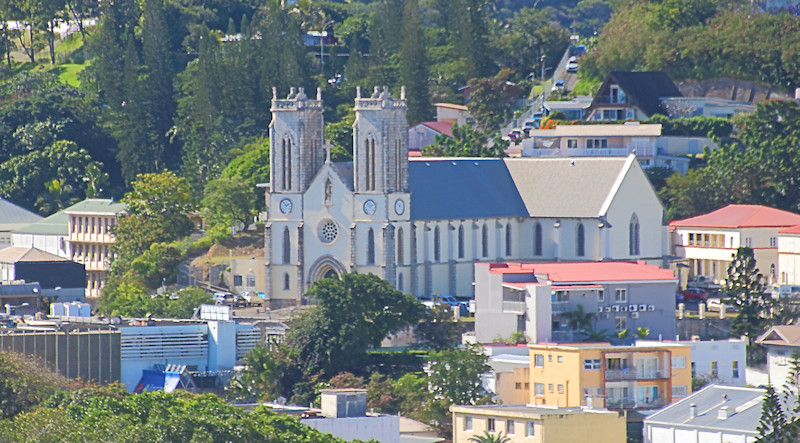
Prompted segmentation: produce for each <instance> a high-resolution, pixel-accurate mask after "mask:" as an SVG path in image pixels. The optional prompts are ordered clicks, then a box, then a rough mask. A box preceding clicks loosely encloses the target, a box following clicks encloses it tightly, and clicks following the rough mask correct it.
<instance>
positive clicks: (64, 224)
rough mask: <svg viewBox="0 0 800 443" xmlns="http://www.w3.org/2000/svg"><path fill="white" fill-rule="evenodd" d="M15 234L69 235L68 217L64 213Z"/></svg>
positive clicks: (26, 227) (61, 212)
mask: <svg viewBox="0 0 800 443" xmlns="http://www.w3.org/2000/svg"><path fill="white" fill-rule="evenodd" d="M14 233H15V234H44V235H63V236H67V235H69V216H68V215H67V214H66V212H64V211H58V212H56V213H55V214H53V215H51V216H49V217H47V218H45V219H42V220H39V221H38V222H36V223H32V224H30V225H28V226H25V227H23V228H20V229H17V230H16V231H14Z"/></svg>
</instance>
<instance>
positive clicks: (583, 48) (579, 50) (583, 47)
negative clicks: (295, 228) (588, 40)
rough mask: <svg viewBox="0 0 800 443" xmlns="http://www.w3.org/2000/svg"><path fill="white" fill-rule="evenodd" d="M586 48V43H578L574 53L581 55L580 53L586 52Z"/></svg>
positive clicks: (573, 50)
mask: <svg viewBox="0 0 800 443" xmlns="http://www.w3.org/2000/svg"><path fill="white" fill-rule="evenodd" d="M586 50H587V48H586V45H578V46H575V47H574V48H573V49H572V53H573V54H574V55H578V56H580V55H583V54H586Z"/></svg>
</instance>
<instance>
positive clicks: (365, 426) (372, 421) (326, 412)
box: [300, 389, 400, 443]
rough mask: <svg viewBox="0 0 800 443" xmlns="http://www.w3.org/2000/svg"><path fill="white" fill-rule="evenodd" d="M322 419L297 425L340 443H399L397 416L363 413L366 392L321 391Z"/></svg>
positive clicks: (365, 408) (305, 421) (398, 419)
mask: <svg viewBox="0 0 800 443" xmlns="http://www.w3.org/2000/svg"><path fill="white" fill-rule="evenodd" d="M320 403H321V406H322V408H321V409H322V411H321V412H322V416H321V417H320V416H313V415H311V416H309V417H307V418H302V419H300V421H301V422H302V423H303V424H304V425H307V426H311V427H312V428H314V429H316V430H318V431H321V432H326V433H330V434H331V435H334V436H336V437H339V438H342V439H344V440H347V441H350V440H360V441H368V440H374V441H378V442H380V443H400V416H398V415H384V414H373V413H369V414H368V413H367V390H366V389H323V390H322V391H320Z"/></svg>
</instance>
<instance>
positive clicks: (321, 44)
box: [319, 20, 334, 76]
mask: <svg viewBox="0 0 800 443" xmlns="http://www.w3.org/2000/svg"><path fill="white" fill-rule="evenodd" d="M333 23H334V20H330V21H328V22H327V23H325V24H324V25H322V29H320V31H319V73H320V74H322V75H323V76H324V75H325V35H327V34H326V33H325V29H327V28H328V26H330V25H332V24H333Z"/></svg>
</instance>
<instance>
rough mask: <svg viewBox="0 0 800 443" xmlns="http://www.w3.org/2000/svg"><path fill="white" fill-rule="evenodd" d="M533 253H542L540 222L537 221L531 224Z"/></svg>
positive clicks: (537, 254) (538, 254)
mask: <svg viewBox="0 0 800 443" xmlns="http://www.w3.org/2000/svg"><path fill="white" fill-rule="evenodd" d="M533 255H535V256H541V255H542V224H541V223H539V222H536V224H535V225H533Z"/></svg>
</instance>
